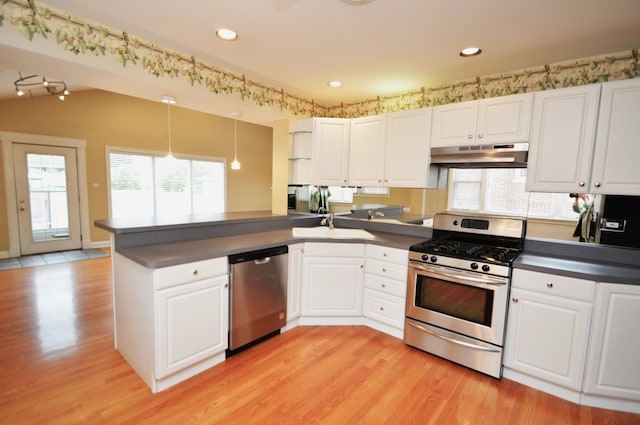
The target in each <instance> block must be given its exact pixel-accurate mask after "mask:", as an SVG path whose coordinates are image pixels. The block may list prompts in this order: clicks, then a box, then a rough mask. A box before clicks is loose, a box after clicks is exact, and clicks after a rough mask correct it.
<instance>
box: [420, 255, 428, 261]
mask: <svg viewBox="0 0 640 425" xmlns="http://www.w3.org/2000/svg"><path fill="white" fill-rule="evenodd" d="M421 258H422V261H429V256H428V255H427V254H424V255H423V256H422V257H421Z"/></svg>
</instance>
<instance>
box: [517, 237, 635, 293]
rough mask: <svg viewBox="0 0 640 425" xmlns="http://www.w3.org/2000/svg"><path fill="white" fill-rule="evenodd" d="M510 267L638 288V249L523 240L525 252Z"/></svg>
mask: <svg viewBox="0 0 640 425" xmlns="http://www.w3.org/2000/svg"><path fill="white" fill-rule="evenodd" d="M513 267H514V268H517V269H524V270H532V271H538V272H542V273H550V274H556V275H559V276H569V277H575V278H579V279H586V280H592V281H596V282H603V283H621V284H629V285H640V250H637V249H630V248H616V247H611V246H606V245H595V244H580V243H577V242H557V241H545V240H536V239H533V238H531V239H527V240H526V241H525V250H524V252H523V253H522V254H520V255H519V256H518V258H517V259H516V260H515V262H514V264H513Z"/></svg>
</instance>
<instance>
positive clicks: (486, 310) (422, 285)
mask: <svg viewBox="0 0 640 425" xmlns="http://www.w3.org/2000/svg"><path fill="white" fill-rule="evenodd" d="M493 294H494V292H493V291H492V290H490V289H484V288H478V287H475V286H469V285H462V284H459V283H453V282H449V281H446V280H440V279H435V278H432V277H428V276H421V275H418V276H417V282H416V300H415V301H416V307H421V308H424V309H427V310H431V311H437V312H438V313H442V314H446V315H447V316H452V317H456V318H459V319H463V320H467V321H470V322H474V323H478V324H481V325H484V326H488V327H491V316H492V311H493Z"/></svg>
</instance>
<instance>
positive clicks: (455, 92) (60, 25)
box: [0, 0, 640, 118]
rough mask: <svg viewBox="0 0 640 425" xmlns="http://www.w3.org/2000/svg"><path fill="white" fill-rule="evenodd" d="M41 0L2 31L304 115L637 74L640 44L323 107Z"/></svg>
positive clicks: (7, 3) (15, 1)
mask: <svg viewBox="0 0 640 425" xmlns="http://www.w3.org/2000/svg"><path fill="white" fill-rule="evenodd" d="M38 4H39V5H38V6H36V4H35V1H34V0H0V7H1V9H0V30H1V29H2V28H5V27H4V25H3V23H4V20H5V18H7V17H8V22H9V23H10V24H11V25H13V26H16V27H17V28H18V30H19V31H20V32H21V33H22V34H23V35H24V36H25V38H27V39H28V40H29V41H32V40H33V37H34V36H36V35H38V36H42V37H43V38H45V39H48V34H51V33H53V34H54V35H55V37H54V39H55V42H56V44H57V45H58V46H60V47H61V48H62V49H64V50H67V51H69V52H71V53H73V54H75V55H80V54H83V55H85V54H88V53H92V54H93V55H95V56H107V55H109V56H112V57H113V58H114V59H115V60H117V61H118V62H119V63H120V64H121V65H122V66H123V67H126V66H142V67H143V69H145V70H146V71H147V72H148V73H149V74H150V75H153V76H155V77H156V78H167V77H168V78H184V79H185V80H186V81H187V82H188V83H189V84H190V85H192V86H195V85H199V86H202V87H203V88H205V89H207V90H208V91H209V92H210V93H211V94H212V95H218V94H225V95H230V94H235V95H237V96H239V97H240V99H242V100H250V101H251V102H253V103H254V104H256V105H257V106H260V107H272V106H276V107H278V108H280V110H281V111H288V112H289V113H291V114H293V115H296V116H300V117H303V116H304V117H308V116H315V117H336V118H356V117H361V116H367V115H376V114H382V113H390V112H398V111H405V110H410V109H419V108H424V107H428V106H437V105H444V104H447V103H454V102H462V101H467V100H476V99H482V98H489V97H498V96H506V95H510V94H518V93H526V92H532V91H540V90H548V89H554V88H561V87H573V86H579V85H584V84H594V83H600V82H605V81H611V80H621V79H628V78H636V77H639V76H640V65H639V64H638V56H639V51H638V49H634V50H632V51H630V52H619V53H614V54H608V55H606V56H597V57H592V58H585V59H580V60H573V61H566V62H561V63H556V64H550V65H542V66H540V67H537V68H532V69H526V70H521V71H514V72H508V73H502V74H497V75H490V76H482V77H476V78H474V79H469V80H464V81H458V82H454V83H451V84H446V85H442V86H439V87H428V88H425V87H422V88H420V89H418V90H414V91H408V92H403V93H396V94H392V95H387V96H377V97H376V98H372V99H366V100H363V101H360V102H350V103H341V104H339V105H332V106H325V105H318V104H317V103H316V102H315V101H314V100H313V99H305V98H302V97H299V96H297V95H295V94H292V93H288V92H286V91H285V90H284V89H282V88H277V87H272V86H268V85H266V84H263V83H261V82H258V81H254V80H252V79H250V78H247V77H246V76H245V75H241V74H236V73H234V72H231V71H228V70H225V69H222V68H220V67H218V66H216V65H213V64H208V63H206V62H204V61H201V60H199V59H197V58H195V57H193V56H188V55H184V54H181V53H178V52H174V51H171V50H168V49H165V48H163V47H161V46H158V45H155V44H153V43H150V42H147V41H143V40H140V39H138V38H136V37H134V36H132V35H130V34H127V33H125V32H122V31H118V30H115V29H110V28H107V27H104V26H102V25H99V24H94V23H91V22H88V21H87V20H85V19H83V18H81V17H78V16H74V15H71V14H69V13H68V12H65V11H61V10H56V9H54V8H51V7H49V6H42V5H40V4H41V3H40V2H38ZM52 28H53V29H52Z"/></svg>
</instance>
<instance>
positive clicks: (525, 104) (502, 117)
mask: <svg viewBox="0 0 640 425" xmlns="http://www.w3.org/2000/svg"><path fill="white" fill-rule="evenodd" d="M532 103H533V93H525V94H516V95H511V96H502V97H496V98H491V99H482V100H475V101H470V102H460V103H452V104H448V105H442V106H436V107H434V108H433V125H432V131H431V147H441V146H462V145H470V144H491V143H511V142H526V141H529V130H530V123H531V108H532Z"/></svg>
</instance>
